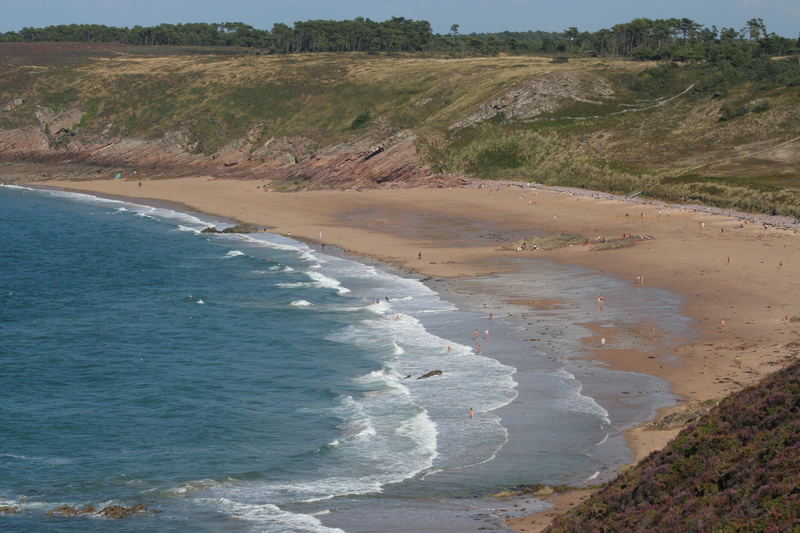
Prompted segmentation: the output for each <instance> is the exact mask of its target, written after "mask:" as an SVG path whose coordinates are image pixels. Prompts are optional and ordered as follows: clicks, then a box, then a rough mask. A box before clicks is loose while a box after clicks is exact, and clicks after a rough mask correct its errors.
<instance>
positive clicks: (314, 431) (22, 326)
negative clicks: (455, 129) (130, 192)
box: [0, 187, 515, 531]
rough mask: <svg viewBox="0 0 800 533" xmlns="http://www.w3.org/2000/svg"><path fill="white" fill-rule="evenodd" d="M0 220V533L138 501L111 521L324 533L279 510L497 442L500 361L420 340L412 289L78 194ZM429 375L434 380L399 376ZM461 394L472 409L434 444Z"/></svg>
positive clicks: (20, 202) (453, 461)
mask: <svg viewBox="0 0 800 533" xmlns="http://www.w3.org/2000/svg"><path fill="white" fill-rule="evenodd" d="M0 214H1V215H0V216H1V217H2V231H0V328H2V329H1V330H0V357H1V358H2V360H1V361H0V505H13V506H17V507H18V508H20V510H21V512H20V514H18V515H14V516H2V515H0V521H1V522H0V524H1V525H2V528H4V529H6V530H8V529H10V530H15V531H16V530H18V531H39V530H42V529H51V530H59V531H105V530H107V528H108V523H107V522H106V521H104V520H101V519H93V518H63V517H62V518H57V517H52V516H48V515H46V514H45V513H46V512H47V511H50V510H52V509H54V508H55V507H57V506H58V505H62V504H68V505H72V506H76V507H83V506H88V505H91V506H95V507H102V506H105V505H110V504H121V505H133V504H137V503H145V504H147V505H148V506H149V507H150V508H152V509H157V510H158V511H160V512H158V513H153V514H147V513H145V514H142V515H141V516H137V517H136V518H135V519H128V520H125V521H122V522H117V523H115V524H114V528H115V529H117V530H121V531H153V530H159V531H198V530H209V531H253V530H258V531H325V530H327V529H326V528H324V527H323V526H321V525H320V524H319V522H318V521H317V519H316V518H314V517H313V516H311V515H310V514H306V513H312V512H313V510H311V511H306V512H302V513H301V512H293V511H289V510H287V507H288V508H291V507H292V506H293V505H298V504H300V505H306V506H308V505H309V504H308V502H312V503H313V502H326V501H328V500H330V499H331V498H335V497H337V496H344V495H348V496H353V495H359V494H375V493H379V492H380V491H381V490H382V487H384V486H386V485H387V484H392V483H396V482H398V481H402V480H405V479H412V478H414V477H415V476H417V477H418V476H420V475H423V474H424V473H425V472H427V471H429V470H430V469H431V468H432V467H433V465H434V463H436V466H437V468H441V467H443V466H444V467H446V466H457V467H458V466H462V465H468V464H473V463H476V462H480V461H484V460H486V459H487V458H489V457H491V456H492V455H493V454H494V453H495V452H496V450H497V449H498V448H499V447H500V446H501V445H502V444H503V443H504V442H505V440H506V438H507V435H506V433H505V430H504V428H503V427H502V425H501V424H500V421H499V419H498V418H497V417H495V416H492V415H491V411H492V410H494V409H495V408H497V407H499V406H502V405H504V404H506V403H508V402H509V401H510V400H511V399H512V398H513V397H514V395H515V392H514V386H515V382H514V381H513V379H512V377H511V375H512V374H513V369H511V368H509V367H507V366H503V365H501V364H499V363H497V362H496V361H494V360H492V359H489V358H486V357H478V356H476V355H475V354H474V353H473V350H472V348H470V347H467V346H463V345H460V344H457V343H454V342H452V341H448V340H445V339H443V338H441V337H437V336H435V335H433V334H431V333H429V332H428V331H426V329H425V328H424V327H423V325H422V323H421V322H420V321H419V320H418V318H416V316H419V315H422V314H425V313H448V312H452V311H453V310H454V309H453V307H452V305H450V304H448V303H446V302H442V301H440V300H439V298H438V296H437V295H436V294H435V293H433V292H432V291H430V290H429V289H427V288H426V287H424V286H423V285H422V284H421V283H419V282H418V281H416V280H411V279H403V278H400V277H398V276H395V275H392V274H388V273H386V272H382V271H380V270H378V269H376V268H375V267H372V266H367V265H362V264H359V263H356V262H354V261H351V260H347V259H343V258H338V257H332V256H327V255H323V254H321V253H320V252H319V251H317V250H312V249H311V248H309V247H308V246H306V245H303V244H301V243H298V242H295V241H291V240H289V239H285V238H282V237H280V236H275V235H270V234H255V235H250V236H236V235H233V236H219V235H206V234H199V233H198V230H199V229H201V228H203V227H205V226H206V225H207V221H204V220H201V219H199V218H197V217H195V216H192V215H188V214H183V213H178V212H175V211H171V210H168V209H162V208H153V207H147V206H137V205H135V204H129V203H123V202H117V201H112V200H105V199H99V198H94V197H89V196H84V195H76V194H70V193H57V192H40V191H31V190H26V189H20V188H12V187H1V188H0ZM376 298H377V299H378V300H379V301H378V302H377V303H376V301H375V299H376ZM387 298H388V300H387ZM448 346H449V347H450V351H448ZM445 354H447V355H448V356H450V357H449V359H450V360H451V362H443V361H441V359H442V357H443V355H445ZM455 355H459V359H458V360H457V361H455ZM433 359H435V362H432V361H433ZM432 368H445V369H446V370H447V371H448V372H447V379H448V381H449V382H450V383H451V385H452V386H441V383H442V381H441V380H440V382H439V383H438V384H437V385H436V386H432V385H429V383H430V382H426V381H421V380H404V379H403V378H404V377H405V376H407V375H411V374H413V375H414V376H417V375H419V374H421V373H423V372H426V371H428V370H431V369H432ZM465 402H466V404H470V405H480V406H482V410H483V411H484V412H485V415H484V416H483V417H482V418H481V420H480V421H476V422H475V424H473V426H471V428H470V439H469V442H468V443H466V445H462V446H450V445H448V442H449V441H452V442H454V443H455V442H457V441H462V436H461V435H459V434H458V433H459V432H460V431H463V429H462V427H463V415H464V412H465V410H466V409H467V407H464V405H465ZM437 410H438V413H437ZM456 420H457V421H458V422H457V423H455V421H456Z"/></svg>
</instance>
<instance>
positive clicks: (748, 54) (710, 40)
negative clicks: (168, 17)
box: [0, 17, 800, 62]
mask: <svg viewBox="0 0 800 533" xmlns="http://www.w3.org/2000/svg"><path fill="white" fill-rule="evenodd" d="M36 41H51V42H118V43H124V44H131V45H177V46H187V45H196V46H239V47H248V48H257V49H260V50H263V51H264V52H266V53H281V54H291V53H303V52H420V51H429V52H440V53H447V54H453V55H492V54H498V53H517V54H518V53H523V54H524V53H550V54H556V55H558V54H562V55H565V56H570V55H576V56H595V57H605V56H615V57H628V58H632V59H637V60H675V61H709V62H717V61H728V62H740V61H744V60H747V59H750V58H754V57H774V56H781V55H788V54H795V53H798V52H799V51H800V39H790V38H786V37H782V36H779V35H777V34H775V33H770V32H768V31H767V28H766V26H765V25H764V21H763V20H762V19H757V18H754V19H750V20H749V21H747V23H746V24H745V26H744V27H742V28H741V29H738V30H737V29H734V28H721V29H718V28H717V27H716V26H711V27H710V28H708V27H704V26H702V25H701V24H699V23H697V22H695V21H693V20H691V19H687V18H681V19H677V18H671V19H655V20H653V19H646V18H639V19H635V20H632V21H630V22H627V23H624V24H617V25H615V26H613V27H612V28H610V29H602V30H599V31H596V32H581V31H579V30H578V29H577V28H574V27H573V28H569V29H567V30H565V31H564V32H561V33H550V32H539V31H529V32H499V33H481V34H476V33H472V34H460V33H459V27H458V25H457V24H454V25H453V26H452V27H451V28H450V32H449V33H447V34H435V33H433V30H432V29H431V25H430V23H428V22H427V21H424V20H412V19H406V18H403V17H394V18H391V19H389V20H386V21H383V22H376V21H372V20H370V19H368V18H362V17H358V18H355V19H353V20H341V21H332V20H309V21H304V22H295V23H294V25H293V26H292V27H290V26H288V25H286V24H275V25H274V26H273V27H272V29H271V30H260V29H257V28H254V27H253V26H250V25H247V24H244V23H241V22H225V23H214V24H211V23H192V24H159V25H158V26H151V27H142V26H134V27H132V28H118V27H112V26H103V25H99V24H69V25H60V26H47V27H45V28H23V29H22V30H20V31H12V32H7V33H3V34H0V42H36Z"/></svg>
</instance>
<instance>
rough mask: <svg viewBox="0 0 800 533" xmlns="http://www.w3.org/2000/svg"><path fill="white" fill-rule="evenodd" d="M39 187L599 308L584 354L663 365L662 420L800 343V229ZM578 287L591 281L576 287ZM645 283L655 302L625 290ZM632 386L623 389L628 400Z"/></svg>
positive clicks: (726, 219) (468, 194) (523, 210)
mask: <svg viewBox="0 0 800 533" xmlns="http://www.w3.org/2000/svg"><path fill="white" fill-rule="evenodd" d="M38 185H44V186H49V187H65V188H69V189H73V190H80V191H86V192H90V193H95V194H101V195H110V196H119V197H125V198H132V199H142V200H144V201H164V202H173V203H177V204H181V205H184V206H186V207H188V208H190V209H192V210H197V211H200V212H203V213H208V214H211V215H215V216H219V217H225V218H231V219H235V220H238V221H242V222H247V223H251V224H255V225H258V226H262V227H264V228H266V229H267V230H268V231H269V232H274V233H278V234H281V235H285V236H290V237H292V238H293V239H299V240H302V241H305V242H308V243H312V244H313V245H314V246H321V245H322V244H325V245H328V246H331V247H336V248H340V249H342V250H345V251H347V252H350V253H354V254H357V255H359V256H363V257H367V258H372V259H374V260H377V261H381V262H384V263H388V264H390V265H393V266H394V267H397V268H399V269H402V270H403V271H406V272H410V273H414V274H418V275H419V276H421V277H422V278H423V279H424V280H428V281H429V282H431V283H434V284H442V291H443V294H444V295H445V297H446V298H447V292H448V291H451V292H452V297H453V298H455V299H458V298H459V295H460V296H461V297H463V298H464V299H465V301H464V305H466V306H467V307H470V306H472V308H473V310H474V311H476V312H479V311H480V312H483V313H487V315H488V313H489V312H491V313H495V314H497V315H498V318H499V317H500V315H503V316H504V318H505V319H507V320H509V321H510V322H511V323H518V324H522V321H523V320H524V315H525V313H526V311H525V310H526V309H531V310H536V311H538V312H540V313H544V315H548V314H549V315H551V317H552V319H553V324H558V323H559V322H560V319H559V313H561V312H566V311H568V310H570V309H571V310H573V311H576V312H577V311H580V313H581V316H583V315H585V316H586V319H585V320H582V321H581V322H580V324H579V325H580V327H581V328H583V330H584V331H585V333H583V334H582V336H581V339H580V344H581V346H580V347H576V348H575V351H576V352H580V357H584V358H585V359H587V360H589V361H593V362H597V363H596V364H597V365H598V366H597V367H598V368H607V369H609V370H613V371H619V372H631V373H637V374H645V375H649V376H655V377H657V378H659V379H660V380H664V381H665V382H667V383H668V384H669V389H670V390H669V392H671V393H672V394H674V395H676V396H677V398H678V401H677V403H676V402H665V403H675V405H672V406H669V407H665V408H663V409H662V410H661V412H660V413H658V415H657V416H658V417H663V416H665V415H669V414H671V413H674V412H679V411H682V410H685V409H686V408H687V407H691V406H696V405H698V404H703V402H709V401H712V400H716V399H719V398H721V397H722V396H724V395H725V394H727V393H729V392H732V391H735V390H739V389H741V388H742V387H744V386H746V385H748V384H750V383H753V382H755V381H757V380H758V379H759V378H760V377H761V376H763V375H765V374H767V373H769V372H771V371H774V370H775V369H777V368H778V367H779V366H780V365H782V364H784V363H785V362H786V361H787V360H788V359H789V358H791V359H794V358H795V357H796V356H797V355H798V353H800V348H798V344H797V342H796V341H798V335H800V332H798V329H800V328H799V327H798V324H800V322H798V321H795V320H793V318H794V317H795V315H796V314H798V311H797V308H796V304H795V302H796V301H798V297H800V289H798V287H800V285H799V284H798V282H800V270H799V269H798V268H797V265H798V264H800V247H799V246H798V234H797V232H796V230H795V229H793V228H791V227H781V226H773V225H766V226H764V225H762V224H759V223H753V222H751V221H748V220H742V219H740V218H738V217H735V216H728V215H718V214H712V213H707V212H703V211H702V210H685V209H679V208H677V207H669V206H663V205H656V204H647V203H633V202H626V201H620V200H617V199H610V198H608V197H607V196H606V195H601V196H600V198H595V197H592V196H591V195H580V194H572V193H568V192H564V191H557V190H549V189H543V188H535V189H534V188H529V187H519V186H514V185H507V184H498V185H495V184H491V183H487V184H486V186H485V187H475V188H460V189H427V188H426V189H391V190H390V189H370V190H360V191H356V190H353V191H308V192H300V193H278V192H270V191H268V190H266V189H265V188H263V187H262V186H261V184H260V183H258V182H255V181H235V180H219V179H209V178H205V177H197V178H181V179H165V180H144V181H143V182H141V185H140V182H138V181H136V180H113V181H111V180H101V181H79V182H77V181H76V182H64V181H53V182H44V183H40V184H38ZM558 234H576V235H580V236H582V237H584V238H585V242H587V241H588V242H587V243H586V244H585V245H582V244H575V245H572V246H567V247H563V248H557V249H553V250H537V251H530V250H525V251H517V250H516V249H515V248H513V247H512V246H509V244H511V243H513V242H515V241H517V240H519V239H524V238H530V237H534V236H546V235H558ZM623 235H633V236H636V238H635V239H630V240H629V242H626V244H628V245H627V246H624V247H619V248H609V249H599V244H602V243H604V242H607V241H611V240H612V239H616V238H619V237H621V236H623ZM532 265H533V266H532ZM542 265H552V268H557V267H559V266H569V267H578V268H580V269H582V270H581V271H579V272H578V273H577V274H575V276H576V278H575V280H579V281H575V282H574V283H573V284H572V285H569V284H567V285H564V286H558V287H552V286H550V287H537V286H536V284H535V283H534V281H535V276H536V274H535V272H536V269H538V268H544V267H543V266H542ZM547 268H550V267H547ZM593 276H598V277H597V278H596V279H597V280H600V276H602V277H603V279H613V280H616V281H617V282H618V285H619V287H621V288H620V289H619V290H620V292H619V295H620V296H615V295H616V294H617V293H616V292H612V293H604V292H603V291H604V288H603V287H604V285H603V283H605V282H602V283H601V282H600V281H596V282H595V278H593ZM578 284H580V287H581V290H580V291H577V290H573V289H574V288H575V287H577V286H578ZM615 287H616V285H615ZM437 290H438V287H437ZM636 291H640V292H639V293H638V294H639V295H640V296H642V295H643V296H644V298H639V299H638V300H637V299H636V298H634V297H633V296H631V297H630V298H628V297H627V296H625V295H626V294H631V295H634V294H637V293H636ZM659 291H663V292H659ZM668 294H673V295H677V296H678V297H679V298H678V299H677V300H675V301H674V302H673V301H672V300H669V306H675V307H679V308H680V316H685V317H688V320H687V322H685V323H684V322H681V319H680V317H679V316H678V314H677V313H672V314H668V317H667V318H664V316H662V315H660V314H658V313H656V312H650V311H648V312H642V310H641V309H640V308H639V307H635V306H641V305H644V306H645V307H647V305H648V304H652V305H651V306H650V307H652V308H654V309H658V308H659V307H660V306H662V300H660V298H662V297H663V298H668ZM599 296H603V300H602V302H600V301H598V297H599ZM637 301H638V302H639V303H636V302H637ZM642 301H643V303H642ZM664 301H667V300H664ZM673 315H674V316H673ZM570 316H578V315H577V314H573V315H570ZM669 317H672V318H669ZM488 320H489V319H488V317H487V321H488ZM798 320H800V319H798ZM522 336H523V337H524V335H522ZM525 340H526V342H534V343H535V342H536V341H531V340H529V339H525ZM522 379H523V378H518V381H519V382H520V387H521V388H524V382H523V381H521V380H522ZM613 393H614V391H605V392H604V394H606V395H607V396H609V398H608V399H607V401H608V402H613V401H614V398H611V396H613V395H614V394H613ZM630 393H631V391H617V393H616V396H617V399H618V400H619V401H620V402H629V401H630V399H629V398H626V397H627V396H630V395H631V394H630ZM645 410H646V409H645ZM621 411H622V408H621V409H620V412H621ZM653 414H654V415H655V413H653ZM659 427H660V429H655V428H651V427H648V425H647V424H645V425H639V426H638V427H630V428H627V427H626V428H625V432H624V438H625V441H626V442H627V446H629V447H630V449H631V450H632V452H633V457H631V458H632V459H633V458H634V457H635V458H636V459H639V458H641V457H644V456H646V455H647V454H648V453H649V452H651V451H653V450H655V449H658V448H660V447H661V446H663V445H664V444H665V443H666V442H667V441H668V440H669V439H670V438H672V437H673V436H674V435H675V434H677V432H678V431H679V429H680V427H679V426H675V427H670V426H669V424H663V425H661V426H659ZM518 453H521V452H519V451H518ZM610 475H613V472H607V473H604V474H603V476H602V477H603V478H607V476H610ZM600 480H602V478H600V479H598V481H600ZM586 483H587V484H589V481H587V482H586ZM582 497H585V493H583V492H578V493H569V494H567V495H563V496H561V497H559V498H557V502H556V503H557V505H558V507H559V508H563V507H565V506H568V505H569V504H571V503H572V502H574V501H579V500H580V499H581V498H582ZM546 513H551V511H547V512H546ZM544 518H546V517H545V516H544V515H543V514H542V513H539V514H536V515H533V516H532V517H528V518H518V519H513V520H512V521H511V522H510V523H511V526H512V527H513V528H514V529H515V530H517V531H538V530H540V529H537V528H541V527H542V526H541V524H542V523H544V522H546V521H545V520H543V519H544Z"/></svg>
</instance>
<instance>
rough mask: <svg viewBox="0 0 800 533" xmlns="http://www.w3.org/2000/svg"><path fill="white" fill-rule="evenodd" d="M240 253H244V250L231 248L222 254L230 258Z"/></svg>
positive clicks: (225, 257)
mask: <svg viewBox="0 0 800 533" xmlns="http://www.w3.org/2000/svg"><path fill="white" fill-rule="evenodd" d="M240 255H244V252H242V251H241V250H231V251H229V252H228V253H226V254H225V255H224V256H223V258H224V259H230V258H231V257H239V256H240Z"/></svg>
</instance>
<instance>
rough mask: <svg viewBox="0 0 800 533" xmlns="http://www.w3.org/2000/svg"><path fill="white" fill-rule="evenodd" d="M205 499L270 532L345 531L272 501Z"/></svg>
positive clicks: (220, 508)
mask: <svg viewBox="0 0 800 533" xmlns="http://www.w3.org/2000/svg"><path fill="white" fill-rule="evenodd" d="M204 501H205V502H206V503H211V504H212V505H214V506H215V507H216V508H218V509H219V510H220V511H222V512H225V513H227V514H230V515H232V516H235V517H236V518H238V519H240V520H247V521H249V522H256V523H258V524H259V525H260V526H261V527H262V528H264V529H261V531H264V532H268V533H273V532H285V531H293V532H298V533H345V532H344V531H343V530H341V529H338V528H330V527H325V526H323V525H322V523H321V522H320V521H319V520H317V519H316V518H315V517H314V516H312V515H310V514H300V513H290V512H288V511H284V510H283V509H281V508H280V507H278V506H277V505H273V504H270V503H264V504H255V503H241V502H236V501H233V500H230V499H228V498H218V499H215V500H209V499H206V500H204Z"/></svg>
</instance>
